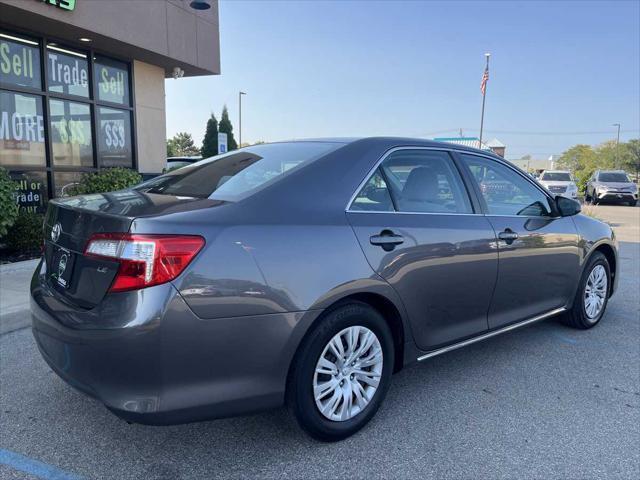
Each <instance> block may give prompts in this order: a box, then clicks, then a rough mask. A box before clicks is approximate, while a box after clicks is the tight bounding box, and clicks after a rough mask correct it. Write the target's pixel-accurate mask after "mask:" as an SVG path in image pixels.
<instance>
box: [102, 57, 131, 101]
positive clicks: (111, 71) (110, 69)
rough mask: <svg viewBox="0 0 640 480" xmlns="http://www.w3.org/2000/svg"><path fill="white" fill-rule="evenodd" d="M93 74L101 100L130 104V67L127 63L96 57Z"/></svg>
mask: <svg viewBox="0 0 640 480" xmlns="http://www.w3.org/2000/svg"><path fill="white" fill-rule="evenodd" d="M93 75H94V77H95V79H96V92H98V93H97V97H98V100H99V101H102V102H113V103H119V104H121V105H129V69H128V68H127V64H126V63H123V62H118V61H117V60H110V59H107V58H104V57H96V59H95V63H94V67H93Z"/></svg>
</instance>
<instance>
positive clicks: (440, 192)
mask: <svg viewBox="0 0 640 480" xmlns="http://www.w3.org/2000/svg"><path fill="white" fill-rule="evenodd" d="M381 169H382V172H383V174H384V177H385V178H386V179H387V182H388V184H389V190H390V191H391V195H392V197H393V199H394V201H395V205H396V207H397V209H398V211H400V212H408V213H473V210H472V208H471V202H470V200H469V196H468V194H467V191H466V189H465V187H464V184H463V182H462V179H461V178H460V174H459V173H458V171H457V169H456V167H455V165H454V164H453V161H452V160H451V157H450V156H449V154H448V153H446V152H439V151H431V150H410V149H407V150H398V151H396V152H393V153H392V154H391V155H389V157H388V158H387V159H385V161H384V162H382V165H381Z"/></svg>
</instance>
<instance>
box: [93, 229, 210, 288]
mask: <svg viewBox="0 0 640 480" xmlns="http://www.w3.org/2000/svg"><path fill="white" fill-rule="evenodd" d="M203 246H204V238H202V237H199V236H196V235H136V234H130V233H97V234H94V235H92V236H91V238H90V239H89V242H88V243H87V248H86V249H85V255H89V256H96V257H103V258H108V259H111V260H115V261H117V262H118V263H119V264H120V266H119V268H118V273H117V275H116V278H115V279H114V280H113V283H112V284H111V288H110V289H109V291H111V292H123V291H126V290H137V289H140V288H146V287H150V286H152V285H159V284H161V283H166V282H168V281H170V280H173V279H174V278H176V277H177V276H178V275H180V273H182V271H183V270H184V269H185V267H186V266H187V265H189V262H191V260H193V257H195V256H196V254H197V253H198V252H199V251H200V250H201V249H202V247H203Z"/></svg>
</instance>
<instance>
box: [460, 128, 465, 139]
mask: <svg viewBox="0 0 640 480" xmlns="http://www.w3.org/2000/svg"><path fill="white" fill-rule="evenodd" d="M462 137H464V135H462V129H460V138H462Z"/></svg>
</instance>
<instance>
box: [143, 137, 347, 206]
mask: <svg viewBox="0 0 640 480" xmlns="http://www.w3.org/2000/svg"><path fill="white" fill-rule="evenodd" d="M341 146H342V144H340V143H329V142H289V143H271V144H263V145H254V146H251V147H245V148H243V149H241V150H234V151H233V152H229V153H225V154H224V155H218V156H215V157H211V158H207V159H205V160H202V161H200V162H197V163H194V164H191V165H188V166H186V167H182V168H180V169H178V170H174V171H172V172H169V173H167V174H166V175H162V176H160V177H156V178H154V179H152V180H149V181H147V182H144V183H142V184H140V185H138V186H137V187H135V188H136V190H139V191H142V192H147V193H158V194H164V195H175V196H180V197H196V198H211V199H214V200H227V201H237V200H240V199H242V198H245V197H247V196H249V195H251V194H252V193H254V192H256V191H257V190H259V189H261V188H264V187H266V186H267V185H270V184H272V183H275V182H276V181H278V180H279V179H281V178H282V177H283V176H285V175H287V174H289V173H290V172H292V171H294V170H297V169H299V168H301V167H302V166H304V165H306V164H308V163H310V162H312V161H314V160H316V159H318V158H320V157H322V156H324V155H326V154H327V153H329V152H332V151H333V150H336V149H338V148H339V147H341Z"/></svg>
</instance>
